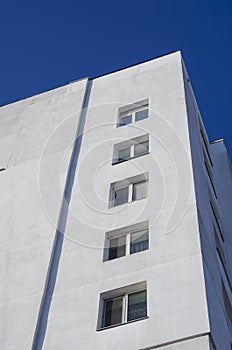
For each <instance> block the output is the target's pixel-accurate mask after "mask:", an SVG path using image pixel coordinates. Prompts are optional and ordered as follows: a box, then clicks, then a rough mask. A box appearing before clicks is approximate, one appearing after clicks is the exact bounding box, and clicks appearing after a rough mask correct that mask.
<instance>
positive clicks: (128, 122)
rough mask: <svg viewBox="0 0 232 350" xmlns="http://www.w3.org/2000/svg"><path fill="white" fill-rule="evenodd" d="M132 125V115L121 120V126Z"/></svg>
mask: <svg viewBox="0 0 232 350" xmlns="http://www.w3.org/2000/svg"><path fill="white" fill-rule="evenodd" d="M131 123H132V115H131V114H130V115H126V116H125V117H121V118H120V126H123V125H127V124H131Z"/></svg>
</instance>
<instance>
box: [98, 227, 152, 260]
mask: <svg viewBox="0 0 232 350" xmlns="http://www.w3.org/2000/svg"><path fill="white" fill-rule="evenodd" d="M142 231H147V241H148V243H147V248H146V249H143V250H140V251H138V252H134V253H132V252H131V244H132V242H133V241H132V235H133V234H134V233H138V232H142ZM120 237H125V238H126V239H125V255H121V256H118V257H115V258H112V259H110V249H111V248H110V242H111V241H112V240H113V239H115V238H120ZM149 249H150V230H149V222H148V221H143V222H139V223H137V224H134V225H130V226H126V227H122V228H120V229H116V230H113V231H110V232H106V235H105V244H104V252H103V262H106V261H113V260H117V259H120V258H122V257H127V256H130V255H134V254H137V253H142V252H145V251H147V250H149Z"/></svg>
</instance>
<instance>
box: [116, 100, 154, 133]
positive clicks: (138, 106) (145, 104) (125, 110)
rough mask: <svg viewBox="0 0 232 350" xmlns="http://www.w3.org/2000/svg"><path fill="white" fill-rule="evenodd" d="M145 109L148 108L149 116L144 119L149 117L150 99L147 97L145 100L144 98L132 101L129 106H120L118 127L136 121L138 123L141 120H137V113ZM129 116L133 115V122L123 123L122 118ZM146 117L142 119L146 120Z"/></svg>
mask: <svg viewBox="0 0 232 350" xmlns="http://www.w3.org/2000/svg"><path fill="white" fill-rule="evenodd" d="M143 110H148V116H147V117H146V118H144V119H147V118H149V100H148V99H145V100H142V101H139V102H135V103H132V104H130V105H128V106H124V107H121V108H119V111H118V121H117V127H122V126H126V125H130V124H133V123H135V122H136V123H137V122H139V121H140V120H138V121H136V120H135V119H136V113H137V112H140V111H143ZM127 116H131V123H128V124H125V125H124V124H122V121H121V120H122V118H125V117H127ZM144 119H142V120H144ZM142 120H141V121H142Z"/></svg>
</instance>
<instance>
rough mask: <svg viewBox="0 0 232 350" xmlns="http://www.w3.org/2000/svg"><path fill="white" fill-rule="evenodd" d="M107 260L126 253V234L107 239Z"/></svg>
mask: <svg viewBox="0 0 232 350" xmlns="http://www.w3.org/2000/svg"><path fill="white" fill-rule="evenodd" d="M109 243H110V244H109V260H113V259H116V258H120V257H121V256H125V255H126V235H124V236H120V237H116V238H112V239H110V240H109Z"/></svg>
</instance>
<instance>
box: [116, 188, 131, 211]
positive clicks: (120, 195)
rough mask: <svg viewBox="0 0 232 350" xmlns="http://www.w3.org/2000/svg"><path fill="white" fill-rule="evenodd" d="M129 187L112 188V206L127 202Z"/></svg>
mask: <svg viewBox="0 0 232 350" xmlns="http://www.w3.org/2000/svg"><path fill="white" fill-rule="evenodd" d="M128 193H129V187H124V188H119V189H115V190H114V207H116V206H117V205H120V204H124V203H127V202H128Z"/></svg>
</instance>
